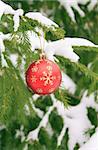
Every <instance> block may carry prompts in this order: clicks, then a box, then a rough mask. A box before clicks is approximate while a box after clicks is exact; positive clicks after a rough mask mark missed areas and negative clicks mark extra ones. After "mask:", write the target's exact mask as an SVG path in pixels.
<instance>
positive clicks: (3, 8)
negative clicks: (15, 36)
mask: <svg viewBox="0 0 98 150" xmlns="http://www.w3.org/2000/svg"><path fill="white" fill-rule="evenodd" d="M3 14H12V15H14V17H13V21H14V31H15V32H16V31H17V30H18V27H19V22H20V18H19V16H22V15H23V10H22V9H18V10H14V9H13V8H12V7H11V6H9V5H8V4H5V3H4V2H2V1H1V0H0V19H1V17H2V15H3Z"/></svg>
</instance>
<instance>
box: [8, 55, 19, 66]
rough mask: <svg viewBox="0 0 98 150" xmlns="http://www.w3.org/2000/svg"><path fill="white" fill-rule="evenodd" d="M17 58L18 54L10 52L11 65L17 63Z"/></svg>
mask: <svg viewBox="0 0 98 150" xmlns="http://www.w3.org/2000/svg"><path fill="white" fill-rule="evenodd" d="M17 59H18V54H11V55H10V60H11V61H12V63H13V65H14V66H16V65H17Z"/></svg>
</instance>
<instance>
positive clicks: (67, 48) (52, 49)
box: [45, 37, 98, 62]
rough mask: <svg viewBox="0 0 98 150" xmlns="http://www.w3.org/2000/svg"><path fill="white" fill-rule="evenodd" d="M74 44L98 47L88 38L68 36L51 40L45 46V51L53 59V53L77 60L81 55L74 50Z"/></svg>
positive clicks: (73, 60)
mask: <svg viewBox="0 0 98 150" xmlns="http://www.w3.org/2000/svg"><path fill="white" fill-rule="evenodd" d="M72 46H91V47H98V46H97V45H95V44H93V43H92V42H90V41H89V40H87V39H83V38H70V37H66V38H64V39H61V40H58V41H54V42H49V43H48V44H47V46H46V48H45V53H46V56H47V58H48V59H51V60H54V57H53V55H59V56H63V57H65V58H68V59H70V60H71V61H72V62H77V61H78V59H79V56H78V55H77V54H76V53H75V52H74V49H73V47H72Z"/></svg>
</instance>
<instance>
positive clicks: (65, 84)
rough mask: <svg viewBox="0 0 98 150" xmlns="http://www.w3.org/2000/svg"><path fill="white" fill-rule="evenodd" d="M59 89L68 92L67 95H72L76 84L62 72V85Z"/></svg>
mask: <svg viewBox="0 0 98 150" xmlns="http://www.w3.org/2000/svg"><path fill="white" fill-rule="evenodd" d="M61 88H64V89H66V90H68V91H69V93H72V94H74V92H75V90H76V84H75V83H74V82H73V80H72V79H71V78H70V77H69V76H68V75H66V74H65V73H64V72H62V83H61Z"/></svg>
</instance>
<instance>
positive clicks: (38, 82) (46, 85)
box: [26, 59, 62, 95]
mask: <svg viewBox="0 0 98 150" xmlns="http://www.w3.org/2000/svg"><path fill="white" fill-rule="evenodd" d="M61 79H62V76H61V71H60V68H59V66H58V65H57V64H56V63H54V62H52V61H50V60H48V59H40V60H38V61H35V62H33V63H32V64H31V65H30V66H29V68H28V70H27V71H26V82H27V85H28V87H29V88H30V89H31V90H33V91H34V93H36V94H40V95H45V94H50V93H53V92H54V91H55V90H56V89H57V88H58V87H59V86H60V83H61Z"/></svg>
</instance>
